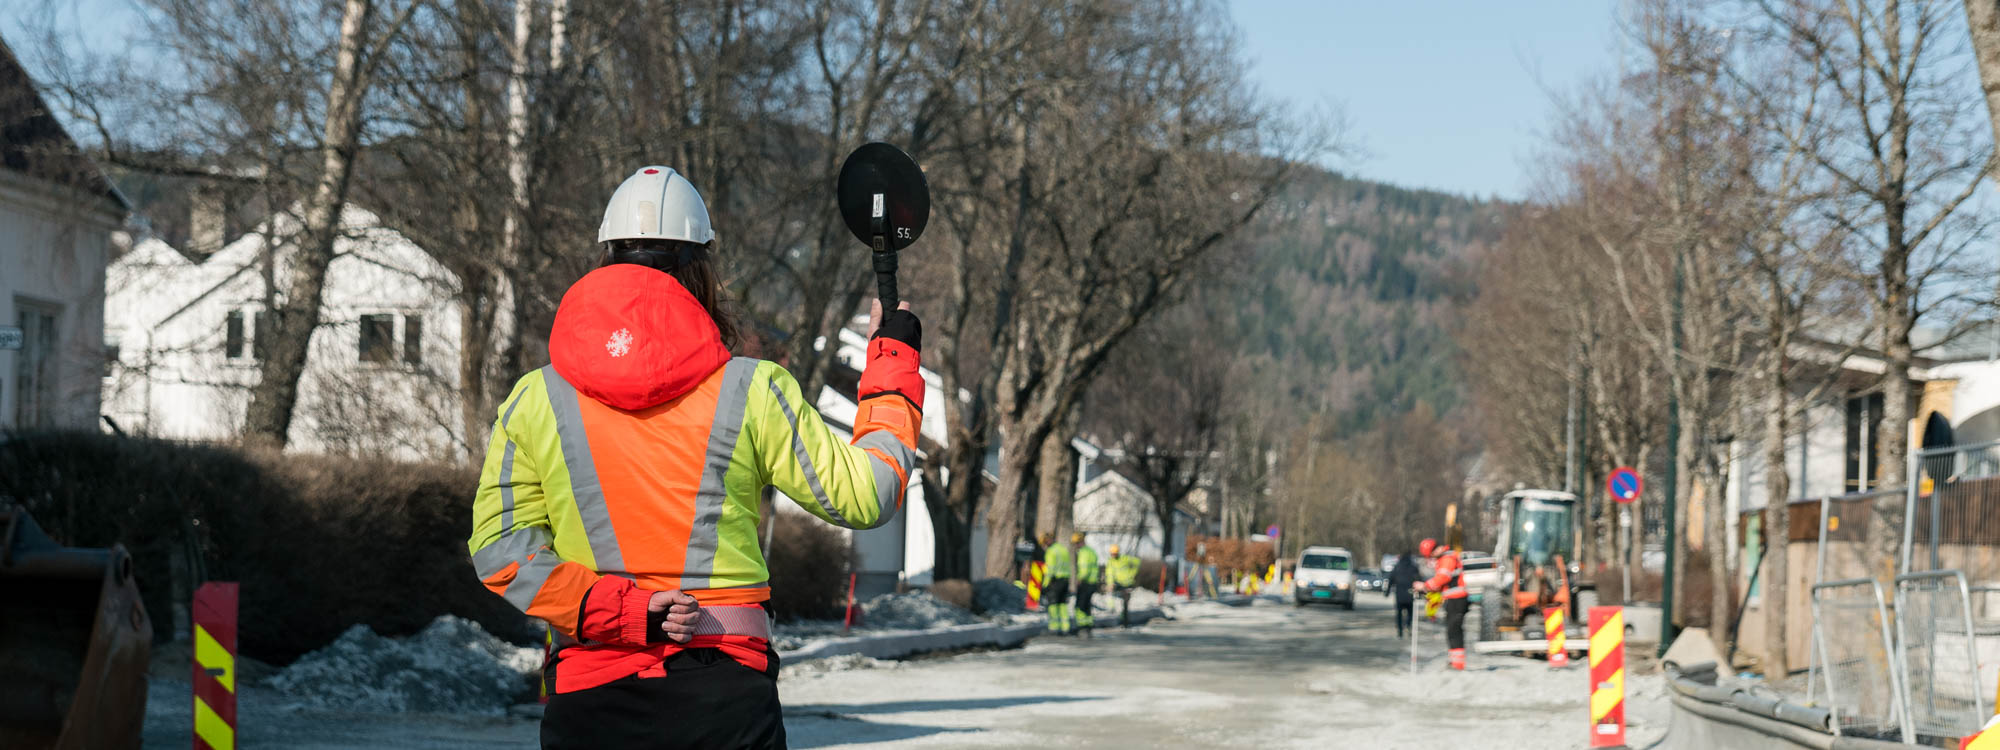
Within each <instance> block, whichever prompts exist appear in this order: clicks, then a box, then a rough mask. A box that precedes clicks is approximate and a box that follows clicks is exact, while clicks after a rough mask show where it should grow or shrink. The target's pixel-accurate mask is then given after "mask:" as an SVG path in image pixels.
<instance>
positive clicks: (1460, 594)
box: [1417, 539, 1472, 672]
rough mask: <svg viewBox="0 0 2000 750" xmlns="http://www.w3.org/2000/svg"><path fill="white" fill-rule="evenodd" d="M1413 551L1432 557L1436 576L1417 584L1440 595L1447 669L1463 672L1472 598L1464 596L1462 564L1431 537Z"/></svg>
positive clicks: (1453, 553)
mask: <svg viewBox="0 0 2000 750" xmlns="http://www.w3.org/2000/svg"><path fill="white" fill-rule="evenodd" d="M1417 554H1419V555H1423V556H1425V557H1431V558H1435V559H1436V561H1437V575H1435V576H1432V577H1431V579H1430V580H1428V581H1425V582H1423V583H1420V584H1417V587H1418V588H1420V589H1423V590H1425V591H1435V592H1437V593H1438V594H1440V595H1442V596H1443V597H1444V637H1445V643H1446V645H1447V646H1449V647H1450V648H1451V668H1452V669H1456V670H1458V671H1461V672H1463V671H1465V613H1466V611H1467V610H1469V609H1471V608H1472V601H1471V600H1470V599H1467V598H1466V593H1467V592H1466V589H1465V567H1464V566H1462V565H1460V564H1459V562H1458V553H1456V552H1453V551H1452V549H1451V548H1450V547H1446V546H1444V545H1441V544H1438V543H1437V540H1435V539H1425V540H1423V541H1422V542H1419V543H1418V544H1417Z"/></svg>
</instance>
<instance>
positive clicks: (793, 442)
mask: <svg viewBox="0 0 2000 750" xmlns="http://www.w3.org/2000/svg"><path fill="white" fill-rule="evenodd" d="M744 427H745V430H746V431H747V432H749V433H750V437H751V442H752V445H754V446H755V451H756V457H755V459H756V463H757V466H758V468H759V470H760V471H761V472H762V477H761V478H762V479H763V480H764V482H765V483H766V484H769V485H771V486H773V487H776V488H777V489H778V491H779V492H783V493H785V496H786V497H790V498H792V501H793V502H796V503H798V504H799V506H800V507H802V508H805V509H806V511H807V512H810V513H812V514H813V515H815V516H818V517H820V518H821V519H823V520H825V521H826V522H828V523H831V524H834V525H836V526H843V527H846V528H850V529H872V528H875V527H877V526H880V525H882V524H884V523H888V522H889V519H891V518H894V517H895V515H896V511H897V510H899V509H900V508H901V507H902V503H903V491H904V489H905V488H906V487H907V486H908V484H909V481H910V479H911V477H912V476H913V475H914V472H915V468H916V453H915V451H914V450H912V448H911V446H908V445H905V444H904V443H903V442H902V441H901V440H900V439H898V438H897V437H896V436H895V435H894V434H893V433H892V432H891V431H889V430H876V431H873V432H866V433H865V434H863V435H861V436H860V437H859V438H856V439H855V441H854V443H853V444H849V443H847V442H846V441H843V440H841V439H840V437H839V436H838V435H836V434H834V432H833V430H831V429H830V428H828V427H827V426H826V422H825V421H824V420H822V419H821V418H820V414H819V411H818V410H817V409H815V408H813V404H812V402H810V401H808V400H806V398H805V397H804V395H803V394H802V393H800V390H799V384H798V381H797V380H794V379H793V378H792V375H791V373H789V372H787V371H786V370H785V369H784V368H783V367H779V366H778V365H776V364H775V363H771V362H763V363H760V364H759V365H758V370H757V377H756V379H755V382H753V383H752V385H751V392H750V403H749V408H748V409H747V410H746V413H745V415H744Z"/></svg>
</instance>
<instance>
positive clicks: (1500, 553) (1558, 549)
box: [1493, 490, 1576, 567]
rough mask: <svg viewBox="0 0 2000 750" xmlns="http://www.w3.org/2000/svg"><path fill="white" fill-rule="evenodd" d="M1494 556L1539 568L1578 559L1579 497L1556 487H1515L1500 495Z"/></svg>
mask: <svg viewBox="0 0 2000 750" xmlns="http://www.w3.org/2000/svg"><path fill="white" fill-rule="evenodd" d="M1497 510H1498V511H1499V516H1498V518H1496V519H1495V521H1496V522H1495V524H1494V525H1495V526H1496V527H1497V529H1496V532H1497V535H1496V536H1495V544H1494V546H1493V549H1494V553H1495V556H1496V557H1498V558H1500V559H1502V560H1512V559H1513V558H1514V557H1516V556H1519V557H1520V558H1521V562H1522V564H1524V565H1528V566H1533V567H1540V566H1544V565H1548V564H1549V563H1551V562H1554V561H1555V560H1556V559H1557V558H1560V559H1562V560H1564V561H1565V562H1574V561H1575V560H1576V496H1575V495H1572V494H1570V493H1567V492H1557V491H1555V490H1515V491H1513V492H1509V493H1507V494H1506V496H1504V497H1502V498H1500V502H1499V508H1497Z"/></svg>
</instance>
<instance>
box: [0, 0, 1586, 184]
mask: <svg viewBox="0 0 2000 750" xmlns="http://www.w3.org/2000/svg"><path fill="white" fill-rule="evenodd" d="M0 5H5V6H8V11H0V35H5V36H6V37H7V38H8V39H9V40H10V41H12V42H13V43H14V44H16V45H17V48H16V51H17V52H19V53H21V54H22V55H23V56H24V57H29V58H33V57H34V56H35V54H34V51H33V50H30V49H24V47H27V46H29V45H30V44H32V42H31V40H28V39H26V38H24V37H23V36H22V25H23V22H24V21H26V20H27V18H26V16H28V15H39V14H40V13H43V12H46V11H47V10H48V9H49V8H51V7H53V8H57V9H58V10H56V11H55V12H56V14H57V16H56V20H57V23H58V24H60V25H62V26H67V27H70V28H73V29H75V30H76V31H77V32H78V33H79V34H80V35H81V37H82V38H83V39H84V40H85V44H86V45H87V46H88V47H90V48H92V49H93V50H94V51H110V50H111V49H115V48H116V46H117V45H118V44H119V43H120V42H122V41H123V40H125V39H128V38H132V36H134V35H133V31H134V29H133V28H132V27H133V25H134V24H135V23H136V22H137V14H136V13H134V12H132V10H131V6H130V0H61V1H59V2H55V3H53V4H49V3H47V2H46V0H0ZM1616 12H1617V3H1615V2H1613V1H1612V0H1505V1H1504V2H1496V1H1494V0H1407V1H1406V0H1234V2H1233V4H1232V6H1231V13H1232V15H1233V16H1234V17H1235V20H1236V22H1237V24H1238V25H1239V27H1240V29H1241V32H1242V37H1243V50H1244V52H1245V53H1246V55H1247V56H1248V57H1249V58H1250V63H1251V75H1252V79H1253V80H1254V81H1255V83H1256V84H1257V85H1258V86H1259V87H1260V88H1261V89H1262V90H1263V91H1264V93H1265V94H1267V95H1270V96H1273V97H1277V98H1280V99H1283V100H1287V101H1290V102H1293V103H1295V104H1297V105H1299V106H1301V107H1313V106H1322V105H1333V106H1336V107H1338V108H1339V109H1340V111H1341V112H1342V113H1343V114H1344V116H1345V119H1346V122H1347V123H1348V125H1349V126H1350V130H1349V132H1348V134H1347V136H1348V141H1349V143H1350V144H1352V145H1353V146H1354V147H1355V148H1354V149H1353V150H1352V153H1349V154H1347V155H1345V156H1342V157H1340V158H1337V159H1335V160H1334V161H1332V162H1331V163H1330V164H1329V166H1332V167H1334V168H1337V169H1340V170H1341V171H1343V172H1348V173H1350V174H1356V175H1360V176H1363V177H1368V178H1370V179H1376V180H1382V181H1385V182H1391V183H1395V184H1398V185H1404V186H1409V187H1426V188H1435V189H1439V190H1446V191H1450V192H1455V193H1462V194H1467V195H1475V196H1480V197H1488V196H1497V197H1501V198H1510V199H1518V198H1520V197H1522V196H1523V195H1524V194H1525V193H1526V187H1527V180H1526V170H1525V169H1524V167H1523V164H1524V162H1525V160H1526V158H1527V156H1528V155H1529V154H1530V153H1531V151H1532V150H1533V147H1534V144H1535V142H1536V134H1537V132H1538V131H1539V130H1541V129H1542V128H1544V127H1545V123H1547V122H1548V118H1549V114H1550V109H1551V104H1550V96H1549V95H1550V92H1551V91H1552V90H1553V91H1563V90H1568V89H1571V88H1574V87H1575V86H1576V85H1577V84H1579V83H1581V82H1582V81H1584V80H1586V79H1588V78H1589V77H1591V76H1594V75H1598V74H1601V73H1607V72H1609V71H1611V70H1612V69H1613V68H1614V67H1615V57H1616V45H1617V31H1616V29H1615V28H1614V21H1615V15H1616ZM31 64H32V62H31Z"/></svg>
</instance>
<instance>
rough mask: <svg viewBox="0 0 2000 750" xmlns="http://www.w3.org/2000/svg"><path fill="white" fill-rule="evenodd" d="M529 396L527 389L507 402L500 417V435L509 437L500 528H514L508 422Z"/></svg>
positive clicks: (511, 443) (503, 460) (503, 465)
mask: <svg viewBox="0 0 2000 750" xmlns="http://www.w3.org/2000/svg"><path fill="white" fill-rule="evenodd" d="M525 395H528V390H527V389H526V388H523V389H521V392H520V393H516V394H514V400H513V401H509V402H507V411H506V413H504V414H501V415H500V434H502V435H507V448H506V450H505V451H503V452H502V453H501V454H500V528H503V529H511V528H514V436H513V435H511V434H508V432H507V422H508V421H509V420H512V419H513V418H514V407H516V406H520V405H521V397H522V396H525Z"/></svg>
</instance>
